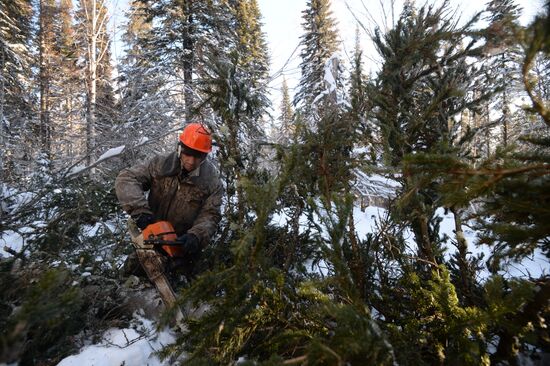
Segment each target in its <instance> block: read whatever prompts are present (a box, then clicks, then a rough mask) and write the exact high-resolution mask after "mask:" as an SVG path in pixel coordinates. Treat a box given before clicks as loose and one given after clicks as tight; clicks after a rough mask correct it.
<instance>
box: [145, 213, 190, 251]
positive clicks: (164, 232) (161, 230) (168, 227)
mask: <svg viewBox="0 0 550 366" xmlns="http://www.w3.org/2000/svg"><path fill="white" fill-rule="evenodd" d="M177 238H178V236H177V235H176V231H175V230H174V227H173V226H172V224H171V223H169V222H168V221H159V222H155V223H154V224H151V225H149V226H147V227H146V228H145V229H143V239H144V240H151V241H154V240H159V241H173V242H175V241H176V239H177ZM162 249H163V250H164V251H165V252H166V253H167V254H168V255H169V256H170V257H181V256H183V250H182V248H180V247H178V246H177V245H162Z"/></svg>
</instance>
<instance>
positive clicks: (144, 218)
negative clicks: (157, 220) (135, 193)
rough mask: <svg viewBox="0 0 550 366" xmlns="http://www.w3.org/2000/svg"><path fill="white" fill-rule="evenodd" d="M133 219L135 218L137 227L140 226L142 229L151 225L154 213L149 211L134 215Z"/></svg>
mask: <svg viewBox="0 0 550 366" xmlns="http://www.w3.org/2000/svg"><path fill="white" fill-rule="evenodd" d="M132 219H134V222H135V223H136V225H137V227H139V228H140V229H141V230H143V229H145V228H146V227H147V226H149V225H151V224H152V223H153V222H154V220H153V215H151V214H148V213H140V214H137V215H133V216H132Z"/></svg>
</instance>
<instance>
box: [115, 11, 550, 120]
mask: <svg viewBox="0 0 550 366" xmlns="http://www.w3.org/2000/svg"><path fill="white" fill-rule="evenodd" d="M128 1H129V0H111V9H112V10H111V14H113V16H112V19H111V24H112V25H111V26H112V27H113V29H115V30H114V31H115V32H116V34H117V36H118V35H120V34H121V31H120V30H118V28H119V26H121V25H122V24H123V21H124V18H123V12H124V10H125V9H126V8H127V3H128ZM257 1H258V4H259V6H260V11H261V13H262V17H263V18H262V22H263V30H264V32H265V34H266V38H267V41H268V44H269V51H270V57H271V74H272V76H273V80H272V81H271V83H270V87H271V91H272V94H273V95H272V100H273V108H274V114H275V115H277V113H278V112H277V111H278V109H279V104H280V101H279V97H278V95H279V94H280V88H281V84H282V80H283V78H282V74H284V75H285V77H286V78H287V81H288V84H289V87H290V88H291V94H294V93H293V90H292V88H294V87H295V85H296V83H297V81H298V79H299V78H300V70H299V63H300V57H299V55H300V52H299V50H298V49H297V47H298V43H299V41H300V39H299V37H300V35H301V34H302V32H303V30H302V26H301V23H302V10H304V9H305V7H306V3H307V1H306V0H257ZM436 1H437V2H440V1H438V0H436ZM450 2H451V7H453V8H457V9H458V13H457V16H460V17H461V19H467V18H469V17H470V16H472V15H473V14H474V13H475V12H477V11H480V10H483V8H484V7H485V4H486V3H487V2H488V1H487V0H451V1H450ZM331 3H332V11H333V16H334V18H335V19H336V21H337V23H338V30H339V35H340V37H341V40H342V43H341V48H340V52H341V56H342V58H343V59H344V61H345V62H347V60H349V59H350V57H351V54H352V52H353V48H354V44H355V29H356V28H357V21H356V19H355V18H357V19H358V20H360V21H361V22H362V23H363V25H364V26H365V27H367V28H369V29H373V28H374V25H375V24H376V25H378V26H380V27H382V28H384V27H391V24H392V10H391V9H392V6H391V4H392V3H395V10H394V13H393V15H394V17H397V16H399V13H400V10H401V7H402V3H403V0H332V1H331ZM416 3H417V4H419V6H420V4H424V1H418V0H417V1H416ZM516 3H517V4H518V5H520V6H521V7H522V8H523V9H524V15H523V17H522V19H521V21H522V23H527V22H528V20H529V19H532V18H533V17H534V15H535V14H536V13H537V12H538V11H539V10H540V9H542V8H543V0H516ZM382 7H383V8H384V10H382ZM383 14H386V16H384V15H383ZM360 31H361V30H360ZM117 43H118V42H114V43H113V47H114V48H115V49H114V50H113V54H114V55H115V57H116V55H120V53H121V49H120V48H121V47H122V46H121V45H117ZM361 46H362V48H363V54H364V62H365V64H366V65H365V66H366V68H367V69H375V66H370V67H369V64H370V65H373V64H374V63H375V62H376V58H377V55H376V52H375V50H374V48H373V47H372V45H371V44H370V40H369V37H368V36H367V34H365V32H364V31H361Z"/></svg>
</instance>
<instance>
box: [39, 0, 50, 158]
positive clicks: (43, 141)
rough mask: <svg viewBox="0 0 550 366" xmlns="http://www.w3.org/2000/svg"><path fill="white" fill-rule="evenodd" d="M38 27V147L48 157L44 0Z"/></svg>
mask: <svg viewBox="0 0 550 366" xmlns="http://www.w3.org/2000/svg"><path fill="white" fill-rule="evenodd" d="M39 6H40V14H39V17H40V23H39V26H40V29H39V40H40V41H39V42H40V47H39V62H40V76H39V79H40V81H39V82H40V129H39V136H40V145H41V146H40V148H41V153H42V154H43V155H44V156H45V157H47V158H48V159H49V158H50V157H51V140H50V138H51V134H50V128H51V125H50V110H49V109H50V102H49V97H50V95H49V94H50V80H49V79H50V73H49V67H50V65H49V64H48V62H47V61H48V60H47V58H48V55H47V52H48V51H47V45H46V32H47V30H46V27H45V22H46V21H47V20H46V19H45V18H47V17H48V16H49V15H50V12H51V9H47V7H48V5H46V6H45V5H44V0H40V4H39Z"/></svg>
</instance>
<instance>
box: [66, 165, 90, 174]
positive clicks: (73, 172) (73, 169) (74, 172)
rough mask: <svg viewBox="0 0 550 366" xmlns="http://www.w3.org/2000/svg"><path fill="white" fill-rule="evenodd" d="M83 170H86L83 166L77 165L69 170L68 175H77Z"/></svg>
mask: <svg viewBox="0 0 550 366" xmlns="http://www.w3.org/2000/svg"><path fill="white" fill-rule="evenodd" d="M85 169H86V166H85V165H77V166H75V167H73V168H72V169H71V171H70V172H69V174H68V175H69V176H70V175H75V174H78V173H80V172H81V171H83V170H85Z"/></svg>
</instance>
